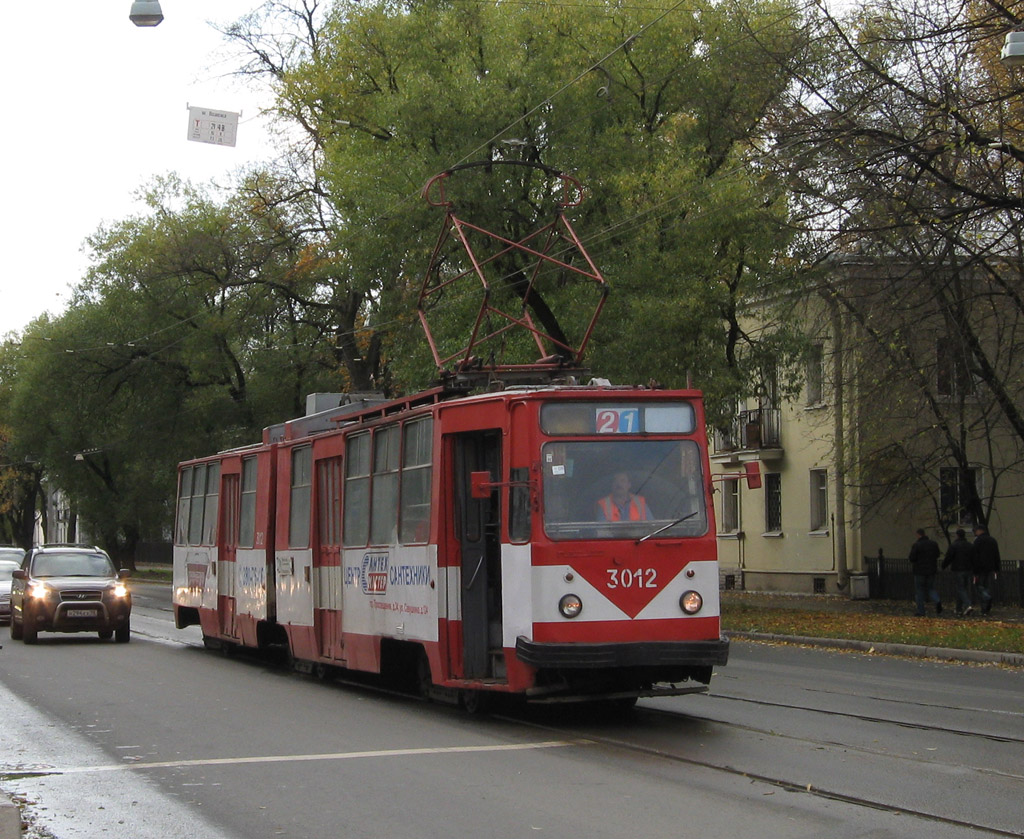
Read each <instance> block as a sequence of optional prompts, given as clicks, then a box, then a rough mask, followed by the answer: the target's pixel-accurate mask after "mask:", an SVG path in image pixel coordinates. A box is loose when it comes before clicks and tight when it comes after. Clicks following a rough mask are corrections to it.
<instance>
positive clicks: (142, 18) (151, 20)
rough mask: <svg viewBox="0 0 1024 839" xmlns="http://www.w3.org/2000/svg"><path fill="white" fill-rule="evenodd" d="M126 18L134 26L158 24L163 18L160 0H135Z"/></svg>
mask: <svg viewBox="0 0 1024 839" xmlns="http://www.w3.org/2000/svg"><path fill="white" fill-rule="evenodd" d="M128 19H129V20H130V21H131V22H132V23H134V24H135V25H136V26H158V25H159V24H160V21H162V20H163V19H164V13H163V12H162V11H161V10H160V0H135V2H133V3H132V10H131V12H129V13H128Z"/></svg>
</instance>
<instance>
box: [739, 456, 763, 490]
mask: <svg viewBox="0 0 1024 839" xmlns="http://www.w3.org/2000/svg"><path fill="white" fill-rule="evenodd" d="M743 468H744V469H745V471H746V473H747V489H760V488H761V465H760V464H759V463H758V462H757V461H756V460H755V461H750V462H748V463H746V464H745V465H744V467H743Z"/></svg>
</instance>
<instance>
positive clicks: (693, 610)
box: [679, 589, 704, 615]
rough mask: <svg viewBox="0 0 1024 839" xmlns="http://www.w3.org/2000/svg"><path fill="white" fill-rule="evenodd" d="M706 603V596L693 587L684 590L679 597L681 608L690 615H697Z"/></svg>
mask: <svg viewBox="0 0 1024 839" xmlns="http://www.w3.org/2000/svg"><path fill="white" fill-rule="evenodd" d="M703 605H704V598H703V597H701V596H700V594H698V593H697V592H695V591H694V590H693V589H690V590H689V591H684V592H683V593H682V594H681V595H680V597H679V608H680V609H682V610H683V611H684V612H686V614H688V615H696V614H697V612H699V611H700V610H701V607H703Z"/></svg>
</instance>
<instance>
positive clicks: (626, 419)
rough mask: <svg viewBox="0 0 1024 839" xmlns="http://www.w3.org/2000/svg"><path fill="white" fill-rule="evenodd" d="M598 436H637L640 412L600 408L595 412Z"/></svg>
mask: <svg viewBox="0 0 1024 839" xmlns="http://www.w3.org/2000/svg"><path fill="white" fill-rule="evenodd" d="M596 426H597V433H598V434H639V433H640V411H639V409H637V408H619V409H614V410H613V409H611V408H602V409H601V410H599V411H598V412H597V423H596Z"/></svg>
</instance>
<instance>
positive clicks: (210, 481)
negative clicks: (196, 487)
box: [202, 463, 220, 545]
mask: <svg viewBox="0 0 1024 839" xmlns="http://www.w3.org/2000/svg"><path fill="white" fill-rule="evenodd" d="M219 507H220V464H219V463H209V464H207V466H206V493H205V497H204V498H203V530H202V533H203V537H202V538H203V541H202V544H204V545H215V544H217V513H218V510H219Z"/></svg>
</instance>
